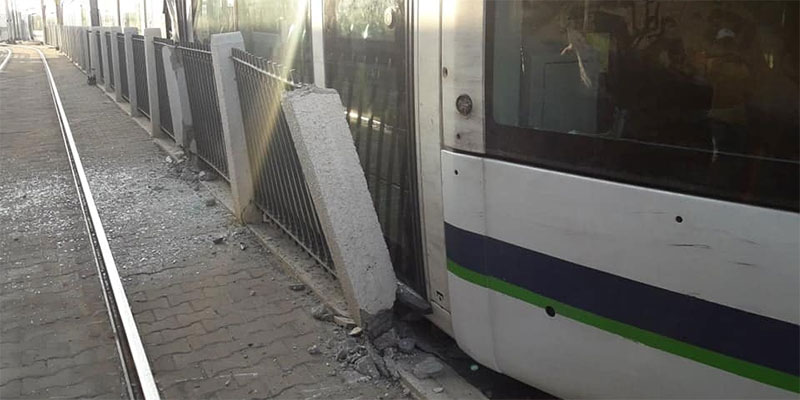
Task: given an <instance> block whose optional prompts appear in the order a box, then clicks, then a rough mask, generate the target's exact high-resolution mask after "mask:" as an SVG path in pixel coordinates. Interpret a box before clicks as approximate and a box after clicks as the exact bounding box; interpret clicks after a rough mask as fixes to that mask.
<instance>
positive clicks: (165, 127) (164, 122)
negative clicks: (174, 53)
mask: <svg viewBox="0 0 800 400" xmlns="http://www.w3.org/2000/svg"><path fill="white" fill-rule="evenodd" d="M174 45H175V43H174V42H173V41H171V40H168V39H161V38H155V39H154V40H153V47H154V50H155V56H156V57H155V58H156V81H157V82H158V110H159V114H160V118H161V130H162V131H164V133H166V134H167V135H169V136H170V137H171V138H172V139H175V135H174V134H173V133H172V113H171V112H170V104H169V96H168V94H167V81H166V75H165V70H164V56H163V53H162V50H163V48H164V46H174Z"/></svg>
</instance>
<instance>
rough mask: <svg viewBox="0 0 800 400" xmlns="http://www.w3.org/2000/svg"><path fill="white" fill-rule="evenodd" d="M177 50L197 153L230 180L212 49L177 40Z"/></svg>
mask: <svg viewBox="0 0 800 400" xmlns="http://www.w3.org/2000/svg"><path fill="white" fill-rule="evenodd" d="M178 50H179V52H180V56H181V60H182V61H183V68H184V71H185V73H186V86H187V89H188V92H189V107H190V108H191V110H192V125H193V128H194V134H195V140H196V143H197V156H198V157H200V159H202V160H203V161H205V162H206V163H207V164H208V165H210V166H211V167H212V168H214V169H215V170H216V171H217V172H218V173H219V174H220V175H222V177H224V178H225V179H229V177H228V159H227V157H226V154H225V141H224V139H223V137H222V118H221V117H220V111H219V99H218V98H217V86H216V82H215V81H214V67H213V65H212V63H211V51H209V48H208V46H207V45H203V44H199V43H179V44H178Z"/></svg>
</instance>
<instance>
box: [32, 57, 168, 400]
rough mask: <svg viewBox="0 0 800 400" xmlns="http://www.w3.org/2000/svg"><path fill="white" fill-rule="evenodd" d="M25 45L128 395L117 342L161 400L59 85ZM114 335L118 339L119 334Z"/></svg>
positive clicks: (151, 394) (141, 386)
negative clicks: (38, 69) (60, 146)
mask: <svg viewBox="0 0 800 400" xmlns="http://www.w3.org/2000/svg"><path fill="white" fill-rule="evenodd" d="M24 48H27V49H30V50H34V51H36V52H37V53H39V58H40V59H41V60H42V64H43V65H44V69H45V72H46V75H47V81H48V84H49V86H50V94H51V95H52V98H53V103H54V105H55V109H56V114H57V116H58V121H59V124H60V125H61V133H62V137H63V139H64V146H65V148H66V150H67V157H68V158H69V159H70V162H71V164H72V173H73V177H74V178H75V184H76V189H78V193H79V197H80V199H81V204H82V208H84V211H85V213H84V217H85V220H86V225H87V230H88V231H89V234H90V236H91V237H92V240H93V242H94V243H93V245H95V250H99V254H98V252H97V251H95V260H96V263H97V266H98V269H100V268H101V267H102V271H99V272H100V283H101V285H103V287H104V289H105V290H104V296H106V305H107V306H108V308H109V314H114V311H116V316H117V317H118V319H119V321H120V323H121V327H120V328H121V329H119V330H118V329H117V328H118V327H116V326H114V320H115V318H114V315H112V329H114V331H115V333H117V334H118V333H120V331H121V336H122V337H121V339H122V340H123V343H120V342H119V340H118V342H117V350H118V351H119V352H120V353H121V354H120V357H121V360H120V361H121V363H122V368H123V370H124V373H125V379H126V383H127V384H128V388H127V389H128V393H129V395H130V396H131V398H135V397H134V394H133V388H132V387H131V379H130V378H131V376H130V375H129V374H130V372H129V371H128V368H127V366H126V365H125V361H126V359H127V357H126V355H125V354H122V353H123V352H122V349H121V348H120V344H122V345H124V346H127V349H128V351H129V353H130V357H131V361H132V367H133V369H134V370H135V374H136V375H135V378H136V379H137V380H138V390H137V392H140V393H141V396H142V398H144V399H145V400H160V395H159V394H158V388H157V387H156V383H155V380H154V379H153V374H152V372H151V370H150V364H149V362H148V360H147V355H146V353H145V351H144V346H143V345H142V340H141V337H140V336H139V330H138V329H137V327H136V321H135V320H134V318H133V313H132V312H131V308H130V304H129V303H128V297H127V296H126V294H125V288H124V287H123V286H122V280H121V279H120V276H119V271H118V270H117V265H116V263H115V262H114V256H113V255H112V253H111V247H110V246H109V244H108V237H107V236H106V233H105V229H104V228H103V223H102V221H101V220H100V214H99V212H98V211H97V206H96V204H95V201H94V197H93V196H92V192H91V190H90V188H89V181H88V179H87V178H86V173H85V172H84V170H83V163H82V162H81V158H80V154H78V148H77V145H76V144H75V138H74V137H73V135H72V129H71V128H70V126H69V121H68V120H67V115H66V112H65V111H64V106H63V104H62V103H61V97H60V95H59V93H58V87H57V86H56V82H55V79H54V78H53V74H52V72H51V71H50V65H49V64H48V62H47V57H45V55H44V53H42V51H41V50H39V49H37V48H33V47H24ZM104 277H105V278H106V280H107V282H106V281H104V280H103V278H104ZM106 283H108V286H110V288H109V287H107V286H106ZM109 289H110V293H111V295H112V297H113V299H112V300H113V302H112V301H109V299H108V297H107V294H106V293H107V292H109ZM111 308H115V310H112V309H111ZM117 337H118V339H120V338H119V336H117Z"/></svg>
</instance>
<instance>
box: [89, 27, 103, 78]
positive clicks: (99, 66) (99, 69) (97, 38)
mask: <svg viewBox="0 0 800 400" xmlns="http://www.w3.org/2000/svg"><path fill="white" fill-rule="evenodd" d="M92 34H94V42H95V43H96V44H95V47H97V74H96V75H95V78H96V79H97V83H105V71H103V51H102V47H103V36H102V35H101V34H100V31H93V32H92Z"/></svg>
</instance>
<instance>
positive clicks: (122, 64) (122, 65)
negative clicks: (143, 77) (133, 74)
mask: <svg viewBox="0 0 800 400" xmlns="http://www.w3.org/2000/svg"><path fill="white" fill-rule="evenodd" d="M117 51H119V80H120V82H119V84H120V89H121V92H122V98H123V99H125V100H127V101H130V97H129V96H130V95H129V94H128V63H127V61H126V58H125V34H123V33H117Z"/></svg>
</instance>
